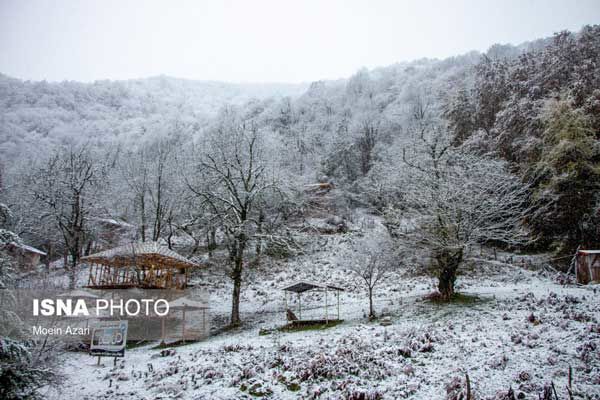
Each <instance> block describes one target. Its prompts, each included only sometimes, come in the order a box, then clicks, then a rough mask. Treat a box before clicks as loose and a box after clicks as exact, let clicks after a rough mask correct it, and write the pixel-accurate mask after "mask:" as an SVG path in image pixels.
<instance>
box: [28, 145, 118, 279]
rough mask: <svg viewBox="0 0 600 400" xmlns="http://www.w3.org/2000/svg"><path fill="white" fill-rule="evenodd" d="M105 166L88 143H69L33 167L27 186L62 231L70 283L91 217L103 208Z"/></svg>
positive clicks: (88, 231)
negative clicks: (67, 258)
mask: <svg viewBox="0 0 600 400" xmlns="http://www.w3.org/2000/svg"><path fill="white" fill-rule="evenodd" d="M105 174H106V169H105V167H104V165H103V163H102V162H101V160H99V159H98V157H97V156H96V155H95V154H94V153H93V152H92V150H90V148H89V147H88V146H77V145H74V146H68V147H65V148H63V149H62V150H60V151H57V152H55V153H54V154H52V155H51V156H50V157H49V158H48V160H46V161H44V162H42V163H41V164H40V165H37V166H35V167H33V169H32V171H31V173H30V175H29V179H28V182H27V184H28V189H29V190H30V191H31V194H32V196H33V198H34V199H35V200H36V201H37V202H39V204H41V205H42V207H43V211H44V217H46V218H47V220H48V221H50V222H51V223H53V224H54V226H55V227H56V228H57V229H58V230H59V231H60V232H61V235H62V239H63V245H64V247H65V249H66V250H67V252H68V255H69V264H68V265H65V268H68V270H69V271H70V283H69V285H70V287H71V288H73V287H74V286H75V277H76V267H77V263H78V261H79V258H80V256H81V254H82V249H83V247H84V245H85V244H86V241H89V239H90V234H91V231H90V229H89V226H88V222H89V218H90V217H91V216H93V215H94V214H98V213H99V212H100V208H99V206H100V205H99V200H98V196H99V195H100V190H101V188H102V187H103V184H104V182H105Z"/></svg>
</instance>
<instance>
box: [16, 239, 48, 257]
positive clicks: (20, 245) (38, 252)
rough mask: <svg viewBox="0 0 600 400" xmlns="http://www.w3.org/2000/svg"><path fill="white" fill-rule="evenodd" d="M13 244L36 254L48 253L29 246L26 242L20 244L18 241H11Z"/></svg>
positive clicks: (43, 254)
mask: <svg viewBox="0 0 600 400" xmlns="http://www.w3.org/2000/svg"><path fill="white" fill-rule="evenodd" d="M11 245H13V246H15V247H18V248H19V249H21V250H23V251H26V252H28V253H35V254H39V255H41V256H45V255H46V253H44V252H43V251H41V250H38V249H36V248H35V247H32V246H27V245H26V244H20V243H17V242H11Z"/></svg>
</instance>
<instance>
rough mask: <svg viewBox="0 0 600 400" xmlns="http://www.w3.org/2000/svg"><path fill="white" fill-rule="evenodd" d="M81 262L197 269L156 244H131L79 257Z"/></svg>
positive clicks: (193, 263) (164, 247)
mask: <svg viewBox="0 0 600 400" xmlns="http://www.w3.org/2000/svg"><path fill="white" fill-rule="evenodd" d="M81 261H84V262H88V263H95V264H105V265H111V266H127V265H138V264H140V265H141V264H155V265H162V266H167V267H174V268H185V267H199V266H200V265H199V264H197V263H196V262H194V261H192V260H189V259H187V258H185V257H184V256H182V255H180V254H177V253H176V252H174V251H173V250H171V249H169V248H168V247H166V246H163V245H161V244H159V243H158V242H144V243H131V244H126V245H123V246H119V247H115V248H113V249H109V250H105V251H101V252H99V253H95V254H91V255H89V256H85V257H81Z"/></svg>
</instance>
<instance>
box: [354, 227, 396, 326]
mask: <svg viewBox="0 0 600 400" xmlns="http://www.w3.org/2000/svg"><path fill="white" fill-rule="evenodd" d="M392 248H393V247H392V244H391V243H390V242H389V241H387V240H383V241H382V240H377V239H376V238H374V237H372V236H369V235H368V233H365V236H364V237H363V238H362V239H361V240H359V241H357V242H356V243H354V244H353V246H352V251H351V253H350V254H349V255H348V260H347V261H346V262H347V263H348V264H349V265H350V269H351V270H352V272H353V273H354V274H355V275H356V278H357V280H358V283H359V285H361V286H362V287H363V288H364V289H365V291H366V292H367V296H368V299H369V319H374V318H376V317H377V315H376V313H375V305H374V303H373V294H374V292H375V289H376V287H377V286H378V285H380V284H381V283H382V282H383V281H384V280H385V279H387V278H388V277H389V276H390V274H391V273H392V272H393V271H394V270H395V269H396V268H397V266H398V265H397V260H395V259H394V256H393V251H392Z"/></svg>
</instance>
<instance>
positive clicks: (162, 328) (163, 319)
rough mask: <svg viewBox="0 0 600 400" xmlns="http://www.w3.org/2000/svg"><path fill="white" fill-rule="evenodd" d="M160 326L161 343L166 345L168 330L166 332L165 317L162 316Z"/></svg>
mask: <svg viewBox="0 0 600 400" xmlns="http://www.w3.org/2000/svg"><path fill="white" fill-rule="evenodd" d="M160 328H161V329H160V330H161V341H160V344H162V345H164V344H165V334H166V332H165V317H162V320H161V325H160Z"/></svg>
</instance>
